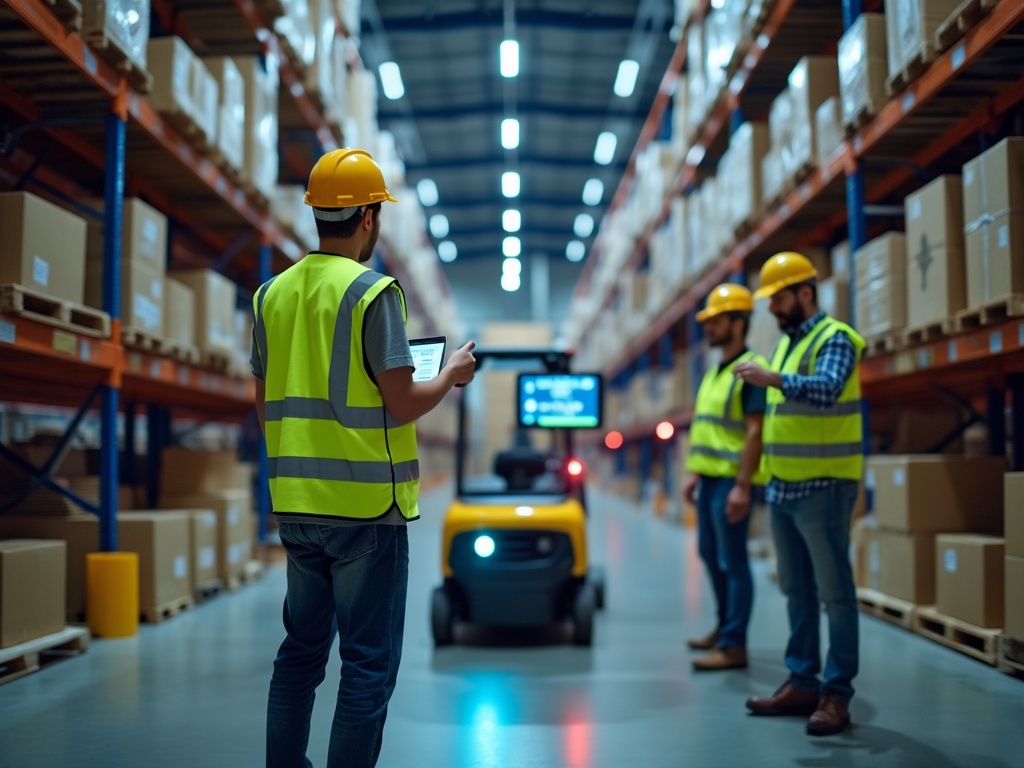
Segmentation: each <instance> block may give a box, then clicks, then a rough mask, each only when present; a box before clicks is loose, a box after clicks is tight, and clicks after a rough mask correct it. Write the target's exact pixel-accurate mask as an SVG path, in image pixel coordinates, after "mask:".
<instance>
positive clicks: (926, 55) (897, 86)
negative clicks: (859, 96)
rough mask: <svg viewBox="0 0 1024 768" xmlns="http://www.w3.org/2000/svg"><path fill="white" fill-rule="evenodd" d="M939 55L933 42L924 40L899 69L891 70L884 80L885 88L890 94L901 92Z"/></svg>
mask: <svg viewBox="0 0 1024 768" xmlns="http://www.w3.org/2000/svg"><path fill="white" fill-rule="evenodd" d="M938 56H939V52H938V51H937V50H936V49H935V44H934V43H931V42H928V41H925V42H923V43H921V45H920V46H919V47H918V49H917V51H915V52H914V53H913V54H911V55H910V56H909V57H908V58H907V60H906V61H905V62H904V64H903V67H902V68H901V69H898V70H896V71H895V72H891V73H890V74H889V77H888V79H887V80H886V81H885V90H886V92H887V93H888V94H889V95H890V96H895V95H896V94H898V93H901V92H902V91H903V89H904V88H906V87H907V86H908V85H910V84H911V83H912V82H914V81H915V80H917V78H919V77H920V76H921V74H922V73H923V72H924V71H925V70H926V69H928V67H929V66H931V63H932V62H933V61H935V59H937V58H938Z"/></svg>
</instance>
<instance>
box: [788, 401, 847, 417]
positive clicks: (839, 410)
mask: <svg viewBox="0 0 1024 768" xmlns="http://www.w3.org/2000/svg"><path fill="white" fill-rule="evenodd" d="M772 413H773V414H775V415H777V416H813V417H820V418H828V417H830V416H855V415H857V414H859V413H860V400H850V401H848V402H845V403H836V404H835V405H833V406H831V407H829V408H818V407H817V406H814V405H807V404H806V403H795V402H792V401H789V400H787V401H786V402H784V403H778V404H777V405H775V406H774V408H773V410H772Z"/></svg>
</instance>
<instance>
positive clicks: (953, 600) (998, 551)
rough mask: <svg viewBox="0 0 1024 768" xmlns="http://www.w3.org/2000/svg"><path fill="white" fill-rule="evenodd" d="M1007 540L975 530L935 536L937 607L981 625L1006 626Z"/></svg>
mask: <svg viewBox="0 0 1024 768" xmlns="http://www.w3.org/2000/svg"><path fill="white" fill-rule="evenodd" d="M1004 549H1005V548H1004V545H1003V539H1002V538H1001V537H998V536H980V535H978V534H972V533H940V534H939V535H938V536H937V537H936V538H935V565H936V576H935V580H936V584H935V608H936V609H937V610H938V612H939V613H941V614H943V615H945V616H949V617H951V618H954V619H959V620H960V621H966V622H967V623H968V624H973V625H975V626H977V627H990V628H991V627H1002V626H1003V616H1004V614H1003V573H1004V569H1003V565H1004V560H1005V555H1004Z"/></svg>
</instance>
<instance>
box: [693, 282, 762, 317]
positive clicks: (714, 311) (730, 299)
mask: <svg viewBox="0 0 1024 768" xmlns="http://www.w3.org/2000/svg"><path fill="white" fill-rule="evenodd" d="M753 311H754V298H753V297H752V296H751V295H750V291H748V290H747V289H746V288H744V287H743V286H742V285H737V284H736V283H722V284H721V285H720V286H718V287H717V288H715V289H714V290H713V291H711V293H710V294H709V295H708V301H707V304H706V305H705V307H704V309H702V310H701V311H700V312H698V313H697V322H698V323H703V322H704V321H706V320H710V319H711V318H712V317H714V316H715V315H720V314H722V313H723V312H748V313H749V312H753Z"/></svg>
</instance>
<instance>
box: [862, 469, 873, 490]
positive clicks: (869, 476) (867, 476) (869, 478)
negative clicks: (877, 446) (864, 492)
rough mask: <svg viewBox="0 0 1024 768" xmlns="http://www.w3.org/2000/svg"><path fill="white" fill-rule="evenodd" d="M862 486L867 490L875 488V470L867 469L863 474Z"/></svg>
mask: <svg viewBox="0 0 1024 768" xmlns="http://www.w3.org/2000/svg"><path fill="white" fill-rule="evenodd" d="M864 484H865V485H866V486H867V487H868V488H874V487H875V469H874V467H868V469H867V470H865V472H864Z"/></svg>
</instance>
